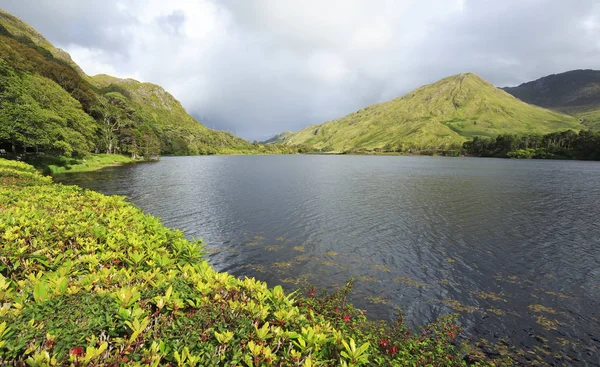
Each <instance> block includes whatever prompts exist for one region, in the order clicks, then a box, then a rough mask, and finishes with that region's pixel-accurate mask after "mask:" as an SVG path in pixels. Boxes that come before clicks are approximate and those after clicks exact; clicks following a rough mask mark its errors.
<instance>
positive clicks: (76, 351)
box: [69, 348, 83, 356]
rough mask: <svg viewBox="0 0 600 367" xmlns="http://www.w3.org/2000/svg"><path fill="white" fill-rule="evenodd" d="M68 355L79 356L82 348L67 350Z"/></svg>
mask: <svg viewBox="0 0 600 367" xmlns="http://www.w3.org/2000/svg"><path fill="white" fill-rule="evenodd" d="M69 354H71V355H74V356H80V355H82V354H83V348H71V349H69Z"/></svg>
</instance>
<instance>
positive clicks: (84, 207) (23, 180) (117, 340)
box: [0, 159, 492, 366]
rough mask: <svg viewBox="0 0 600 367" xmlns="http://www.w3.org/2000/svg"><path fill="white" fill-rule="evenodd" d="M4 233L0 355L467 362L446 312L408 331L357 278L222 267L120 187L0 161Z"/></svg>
mask: <svg viewBox="0 0 600 367" xmlns="http://www.w3.org/2000/svg"><path fill="white" fill-rule="evenodd" d="M0 241H1V243H2V246H0V249H1V250H0V251H1V252H0V299H2V306H1V308H0V365H5V364H11V365H30V366H54V365H76V366H87V365H112V366H116V365H137V366H141V365H153V366H158V365H171V366H339V365H342V366H367V365H377V366H404V365H409V366H425V365H427V366H464V365H466V364H467V361H466V360H465V359H464V358H463V357H462V356H463V353H462V348H461V347H460V346H457V345H455V342H454V339H455V338H456V337H457V335H458V333H459V332H460V331H459V329H458V326H457V325H456V324H455V323H454V319H453V318H452V317H447V318H442V319H440V320H438V321H437V322H435V323H434V324H432V325H429V326H427V327H426V328H424V329H423V330H419V331H416V330H410V329H408V328H407V327H406V326H405V325H404V324H403V322H402V320H398V322H396V323H392V324H386V323H383V322H373V321H368V320H367V319H366V317H365V316H364V315H363V313H362V312H361V311H359V310H357V309H355V308H354V307H352V306H351V305H349V304H348V303H347V302H346V297H347V295H348V292H349V290H350V288H351V282H349V284H348V285H347V287H346V288H344V289H342V290H340V291H339V292H337V293H334V294H319V293H318V292H316V291H315V290H314V289H312V288H310V287H308V288H307V289H305V290H301V291H297V292H295V293H291V294H286V293H285V292H284V291H283V290H282V288H281V287H274V288H269V287H268V286H267V285H266V284H265V283H263V282H259V281H256V280H255V279H247V278H246V279H237V278H234V277H232V276H230V275H228V274H226V273H218V272H216V271H214V270H213V269H212V268H211V267H210V265H209V264H208V263H207V262H206V261H204V260H202V243H201V242H200V241H188V240H186V239H185V237H184V236H183V234H182V233H181V232H179V231H174V230H170V229H168V228H165V227H164V226H162V224H161V223H160V221H159V220H158V219H157V218H154V217H152V216H149V215H145V214H144V213H143V212H142V211H141V210H139V209H137V208H135V207H134V206H133V205H131V204H129V203H127V202H125V200H124V199H123V198H122V197H117V196H110V197H109V196H104V195H102V194H99V193H96V192H93V191H88V190H83V189H81V188H78V187H74V186H63V185H58V184H53V183H52V181H51V179H49V178H47V177H43V176H41V175H40V174H38V173H37V172H36V171H35V169H34V168H33V167H32V166H29V165H27V164H24V163H21V162H14V161H6V160H3V159H0ZM475 364H476V365H492V364H491V363H489V362H488V361H485V360H480V361H478V362H475Z"/></svg>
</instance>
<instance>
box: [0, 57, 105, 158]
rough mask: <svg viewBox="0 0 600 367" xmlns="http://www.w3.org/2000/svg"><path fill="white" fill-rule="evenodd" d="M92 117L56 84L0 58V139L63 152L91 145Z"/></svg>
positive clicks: (13, 146)
mask: <svg viewBox="0 0 600 367" xmlns="http://www.w3.org/2000/svg"><path fill="white" fill-rule="evenodd" d="M94 130H95V121H94V120H93V119H92V118H91V117H90V116H88V115H87V114H86V113H85V112H84V111H83V110H82V109H81V105H80V103H79V102H78V101H76V100H75V99H73V98H72V97H71V96H70V95H69V94H68V93H67V92H65V91H64V90H63V89H62V88H61V87H60V86H59V85H57V84H56V83H54V82H53V81H51V80H49V79H47V78H44V77H42V76H40V75H38V74H30V73H26V72H18V71H15V70H13V69H12V68H11V67H10V66H8V64H7V63H6V62H5V61H4V60H2V59H0V141H6V142H9V143H10V147H8V146H7V148H9V150H16V148H17V146H19V147H21V148H22V149H24V150H27V149H33V150H35V151H37V150H39V149H41V150H45V151H49V152H56V153H58V154H63V155H66V156H71V155H85V154H86V153H87V152H89V151H90V150H91V148H92V144H91V141H93V137H94Z"/></svg>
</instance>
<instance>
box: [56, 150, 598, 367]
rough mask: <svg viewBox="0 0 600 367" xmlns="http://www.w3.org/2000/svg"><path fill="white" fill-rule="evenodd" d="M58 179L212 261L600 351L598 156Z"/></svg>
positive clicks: (532, 342)
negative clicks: (350, 287)
mask: <svg viewBox="0 0 600 367" xmlns="http://www.w3.org/2000/svg"><path fill="white" fill-rule="evenodd" d="M60 180H62V181H63V182H66V183H71V184H77V185H80V186H83V187H87V188H91V189H94V190H98V191H101V192H103V193H107V194H119V195H125V196H127V198H128V200H129V201H131V202H133V203H135V204H136V205H138V206H139V207H141V208H142V209H144V210H146V211H147V212H149V213H151V214H153V215H156V216H159V217H161V218H162V219H163V222H164V223H165V224H166V225H167V226H170V227H174V228H179V229H182V230H183V231H185V233H186V234H187V236H188V237H190V238H192V237H195V238H199V237H202V238H204V239H205V242H206V243H207V251H208V255H207V256H208V258H209V260H210V262H211V263H212V265H213V266H214V267H215V268H216V269H217V270H222V271H228V272H230V273H232V274H235V275H238V276H244V275H247V276H253V277H256V278H259V279H262V280H265V281H267V282H268V283H269V284H271V285H275V284H282V285H284V286H287V287H288V288H290V289H291V288H293V287H295V286H296V284H299V283H302V282H305V281H309V282H311V283H313V284H315V285H317V286H318V287H322V288H328V289H331V288H333V287H335V286H337V285H340V284H343V283H344V282H345V281H346V280H347V279H348V278H349V277H350V276H352V277H354V278H355V279H356V280H357V282H356V286H355V294H354V299H353V301H354V303H355V304H356V305H357V306H358V307H360V308H363V309H366V310H367V311H368V315H370V316H372V317H374V318H382V319H392V318H394V312H395V308H396V307H400V308H401V309H402V310H403V313H404V315H405V319H406V320H408V321H409V322H412V323H413V325H415V326H417V325H421V324H423V323H426V322H428V321H431V320H433V319H434V318H436V317H438V316H440V315H444V314H447V313H450V312H460V313H461V322H462V323H463V325H464V326H465V327H466V335H467V336H469V337H472V338H473V339H474V340H478V341H479V343H481V344H482V347H483V348H484V349H486V350H487V351H488V352H494V353H496V352H497V353H504V352H511V353H516V354H524V357H523V358H525V359H529V360H535V359H542V360H545V361H547V362H549V363H567V364H570V365H577V364H585V363H588V364H591V365H597V364H600V359H599V358H600V357H599V356H598V354H599V351H598V347H599V346H600V341H599V339H600V320H599V319H600V312H599V310H600V250H599V249H600V221H599V220H598V218H599V215H600V164H598V163H594V162H564V161H562V162H561V161H516V160H497V159H464V158H463V159H461V158H434V157H360V156H240V157H181V158H174V157H173V158H170V157H167V158H163V159H162V160H161V161H160V162H157V163H148V164H139V165H133V166H127V167H113V168H108V169H106V170H103V171H100V172H93V173H86V174H75V175H69V176H66V177H62V178H60ZM488 344H489V345H488Z"/></svg>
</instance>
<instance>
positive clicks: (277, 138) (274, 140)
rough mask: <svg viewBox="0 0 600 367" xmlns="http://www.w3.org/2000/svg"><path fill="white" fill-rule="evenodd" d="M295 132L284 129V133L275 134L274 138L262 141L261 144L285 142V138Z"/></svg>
mask: <svg viewBox="0 0 600 367" xmlns="http://www.w3.org/2000/svg"><path fill="white" fill-rule="evenodd" d="M293 134H294V133H293V132H291V131H284V132H282V133H279V134H277V135H275V136H273V137H272V138H269V139H267V140H264V141H261V142H260V143H261V144H282V143H285V140H286V139H287V138H288V137H289V136H291V135H293Z"/></svg>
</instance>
